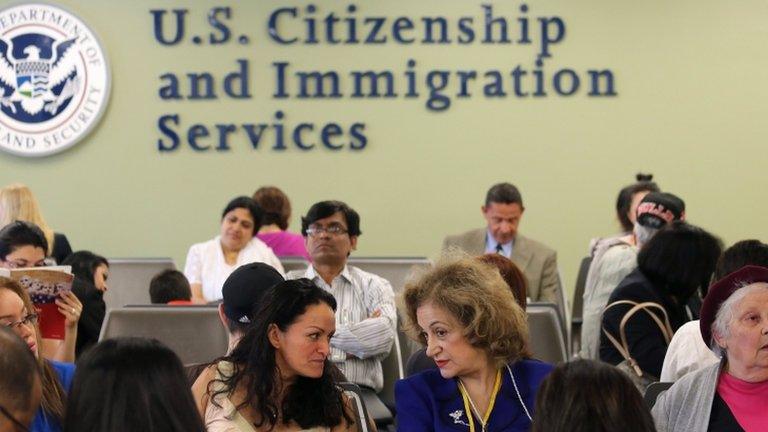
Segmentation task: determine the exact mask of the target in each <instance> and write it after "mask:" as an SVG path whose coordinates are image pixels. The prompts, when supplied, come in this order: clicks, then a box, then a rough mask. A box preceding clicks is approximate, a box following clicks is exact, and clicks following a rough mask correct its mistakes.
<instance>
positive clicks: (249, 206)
mask: <svg viewBox="0 0 768 432" xmlns="http://www.w3.org/2000/svg"><path fill="white" fill-rule="evenodd" d="M239 208H241V209H246V210H248V212H249V213H250V214H251V217H252V218H253V234H254V235H256V233H257V232H259V228H261V220H262V219H263V212H262V211H261V207H260V206H259V205H258V204H257V203H256V201H254V200H253V198H251V197H247V196H245V195H243V196H239V197H237V198H234V199H233V200H232V201H230V202H228V203H227V206H226V207H224V211H223V212H221V218H222V219H224V216H226V215H227V213H229V212H231V211H232V210H234V209H239Z"/></svg>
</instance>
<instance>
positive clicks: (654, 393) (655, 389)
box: [643, 382, 674, 409]
mask: <svg viewBox="0 0 768 432" xmlns="http://www.w3.org/2000/svg"><path fill="white" fill-rule="evenodd" d="M672 384H674V383H673V382H655V383H651V385H649V386H648V387H646V389H645V396H644V397H643V399H645V404H646V405H648V409H651V408H653V406H654V405H656V399H658V398H659V395H661V394H662V393H664V392H665V391H667V390H669V388H670V387H672Z"/></svg>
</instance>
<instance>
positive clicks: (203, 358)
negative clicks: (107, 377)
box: [99, 306, 228, 365]
mask: <svg viewBox="0 0 768 432" xmlns="http://www.w3.org/2000/svg"><path fill="white" fill-rule="evenodd" d="M123 336H135V337H144V338H154V339H157V340H159V341H160V342H162V343H164V344H166V345H167V346H168V347H169V348H170V349H172V350H173V351H174V352H175V353H176V354H177V355H178V356H179V358H181V361H182V363H183V364H185V365H191V364H195V363H207V362H210V361H211V360H213V359H215V358H217V357H220V356H223V355H224V354H226V352H227V347H228V338H227V331H226V330H225V329H224V326H223V325H222V324H221V321H220V320H219V311H218V308H217V307H215V306H135V307H126V308H120V309H110V310H109V311H107V315H106V317H105V318H104V324H103V325H102V327H101V334H100V335H99V341H102V340H104V339H109V338H115V337H123Z"/></svg>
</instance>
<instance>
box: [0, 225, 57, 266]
mask: <svg viewBox="0 0 768 432" xmlns="http://www.w3.org/2000/svg"><path fill="white" fill-rule="evenodd" d="M22 246H33V247H36V248H38V247H39V248H41V249H43V251H48V241H47V240H46V239H45V234H43V230H41V229H40V227H38V226H37V225H35V224H33V223H29V222H24V221H14V222H11V223H9V224H8V225H6V226H4V227H3V229H1V230H0V261H5V258H6V257H7V256H8V255H9V254H10V253H11V252H13V251H14V250H16V249H17V248H20V247H22Z"/></svg>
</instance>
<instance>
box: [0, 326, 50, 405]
mask: <svg viewBox="0 0 768 432" xmlns="http://www.w3.org/2000/svg"><path fill="white" fill-rule="evenodd" d="M0 371H2V373H0V405H2V406H3V407H4V408H6V409H8V410H9V411H11V412H18V411H30V408H31V407H30V404H31V403H32V389H33V388H34V386H35V380H39V379H40V372H38V368H37V362H36V361H35V357H34V356H33V355H32V351H30V350H29V347H27V344H25V343H24V342H23V341H22V340H21V339H20V338H19V337H18V336H16V334H15V333H13V331H11V329H10V328H7V327H5V326H0Z"/></svg>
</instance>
